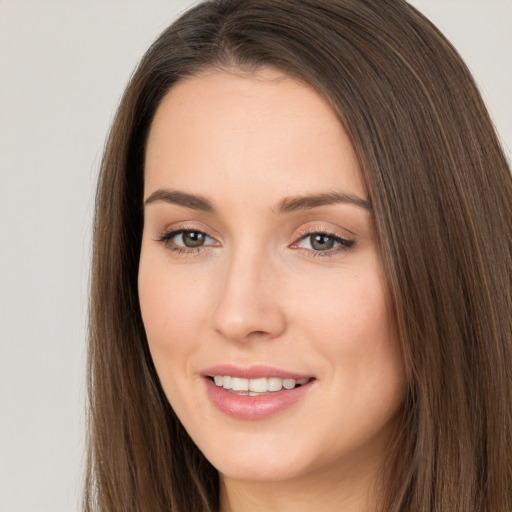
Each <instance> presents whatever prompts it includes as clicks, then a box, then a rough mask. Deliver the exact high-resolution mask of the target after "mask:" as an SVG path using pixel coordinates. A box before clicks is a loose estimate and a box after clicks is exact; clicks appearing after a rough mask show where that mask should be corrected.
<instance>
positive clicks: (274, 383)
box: [267, 377, 283, 391]
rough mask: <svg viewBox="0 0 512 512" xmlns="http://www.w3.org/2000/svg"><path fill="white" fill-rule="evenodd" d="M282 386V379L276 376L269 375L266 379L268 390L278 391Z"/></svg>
mask: <svg viewBox="0 0 512 512" xmlns="http://www.w3.org/2000/svg"><path fill="white" fill-rule="evenodd" d="M282 387H283V379H278V378H277V377H270V379H267V389H268V390H269V391H280V390H281V389H282Z"/></svg>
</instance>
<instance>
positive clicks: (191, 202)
mask: <svg viewBox="0 0 512 512" xmlns="http://www.w3.org/2000/svg"><path fill="white" fill-rule="evenodd" d="M158 201H163V202H165V203H171V204H177V205H178V206H185V207H186V208H191V209H192V210H201V211H203V212H213V211H215V208H214V207H213V204H212V203H211V202H210V201H209V200H208V199H206V198H205V197H202V196H197V195H195V194H187V192H180V191H179V190H166V189H163V188H160V189H158V190H155V191H154V192H153V193H152V194H151V195H150V196H149V197H148V198H147V199H146V200H145V201H144V205H148V204H151V203H156V202H158Z"/></svg>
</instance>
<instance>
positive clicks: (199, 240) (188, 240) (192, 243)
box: [183, 231, 204, 247]
mask: <svg viewBox="0 0 512 512" xmlns="http://www.w3.org/2000/svg"><path fill="white" fill-rule="evenodd" d="M183 243H184V244H185V245H186V246H187V247H200V246H201V245H203V244H204V234H203V233H201V232H199V231H185V232H184V233H183Z"/></svg>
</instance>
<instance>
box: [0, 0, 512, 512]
mask: <svg viewBox="0 0 512 512" xmlns="http://www.w3.org/2000/svg"><path fill="white" fill-rule="evenodd" d="M191 3H192V2H190V1H187V0H183V1H176V0H174V1H169V0H167V1H155V0H151V1H148V0H144V1H143V0H137V1H134V0H123V1H112V0H103V1H95V2H94V1H87V2H86V1H84V0H81V1H80V0H68V1H52V0H33V1H28V0H0V512H29V511H30V512H71V511H75V510H78V509H79V499H80V485H81V467H82V450H83V438H84V428H83V422H84V414H83V410H84V388H85V385H84V366H85V336H86V334H85V326H86V316H87V287H88V272H89V254H90V224H91V217H92V209H93V197H94V182H95V177H96V173H97V169H98V165H99V161H100V158H101V152H102V147H103V141H104V138H105V135H106V133H107V129H108V126H109V123H110V121H111V118H112V115H113V113H114V110H115V107H116V105H117V103H118V100H119V98H120V95H121V92H122V90H123V87H124V85H125V84H126V82H127V80H128V78H129V76H130V74H131V72H132V70H133V68H134V66H135V64H136V63H137V61H138V59H139V58H140V56H141V55H142V54H143V52H144V51H145V50H146V49H147V47H148V46H149V44H150V43H151V42H152V41H153V39H154V38H155V37H156V36H157V35H158V34H159V33H160V32H161V31H162V30H163V29H164V28H165V27H166V26H167V24H168V23H169V21H170V20H171V19H172V18H173V17H174V16H175V15H176V14H177V13H178V12H181V11H182V10H183V9H184V8H185V7H186V6H188V5H190V4H191ZM412 3H413V4H414V5H416V6H418V7H419V8H420V9H421V10H422V11H423V12H424V13H425V14H427V16H429V17H430V18H431V19H432V20H433V21H434V22H435V23H436V24H437V25H438V26H439V28H440V29H441V30H442V31H444V32H445V34H446V35H447V36H448V37H449V38H450V39H451V40H452V42H453V43H454V44H455V46H456V47H457V48H458V49H459V51H460V52H461V54H462V55H463V57H464V58H465V60H466V62H467V63H468V64H469V66H470V68H471V69H472V71H473V72H474V74H475V76H476V79H477V81H478V83H479V84H480V87H481V89H482V91H483V94H484V97H485V99H486V100H487V103H488V105H489V107H490V109H491V112H492V115H493V117H494V120H495V123H496V125H497V127H498V129H499V132H500V133H501V137H502V140H503V141H504V143H505V145H506V147H507V153H508V155H509V158H510V149H511V148H512V58H511V55H512V32H511V30H510V23H511V21H512V0H415V1H413V2H412Z"/></svg>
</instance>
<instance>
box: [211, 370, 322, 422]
mask: <svg viewBox="0 0 512 512" xmlns="http://www.w3.org/2000/svg"><path fill="white" fill-rule="evenodd" d="M204 380H205V383H206V391H207V393H208V396H209V398H210V400H211V402H212V403H213V405H215V407H217V409H219V410H220V411H221V412H223V413H224V414H227V415H228V416H231V417H233V418H237V419H240V420H261V419H264V418H267V417H269V416H272V415H274V414H277V413H279V412H281V411H283V410H284V409H286V408H288V407H290V406H292V405H293V404H294V403H296V402H298V401H299V400H300V399H301V398H303V397H304V395H305V394H306V393H307V392H308V391H309V390H310V388H311V386H312V385H313V382H314V380H311V381H309V382H308V383H306V384H303V385H302V386H299V387H297V388H294V389H289V390H287V389H282V390H281V391H272V392H270V393H267V394H265V395H257V396H249V395H237V394H235V393H232V392H230V391H227V390H225V389H224V388H223V387H220V386H217V385H216V384H215V383H214V382H213V381H212V380H211V379H209V378H205V379H204Z"/></svg>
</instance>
